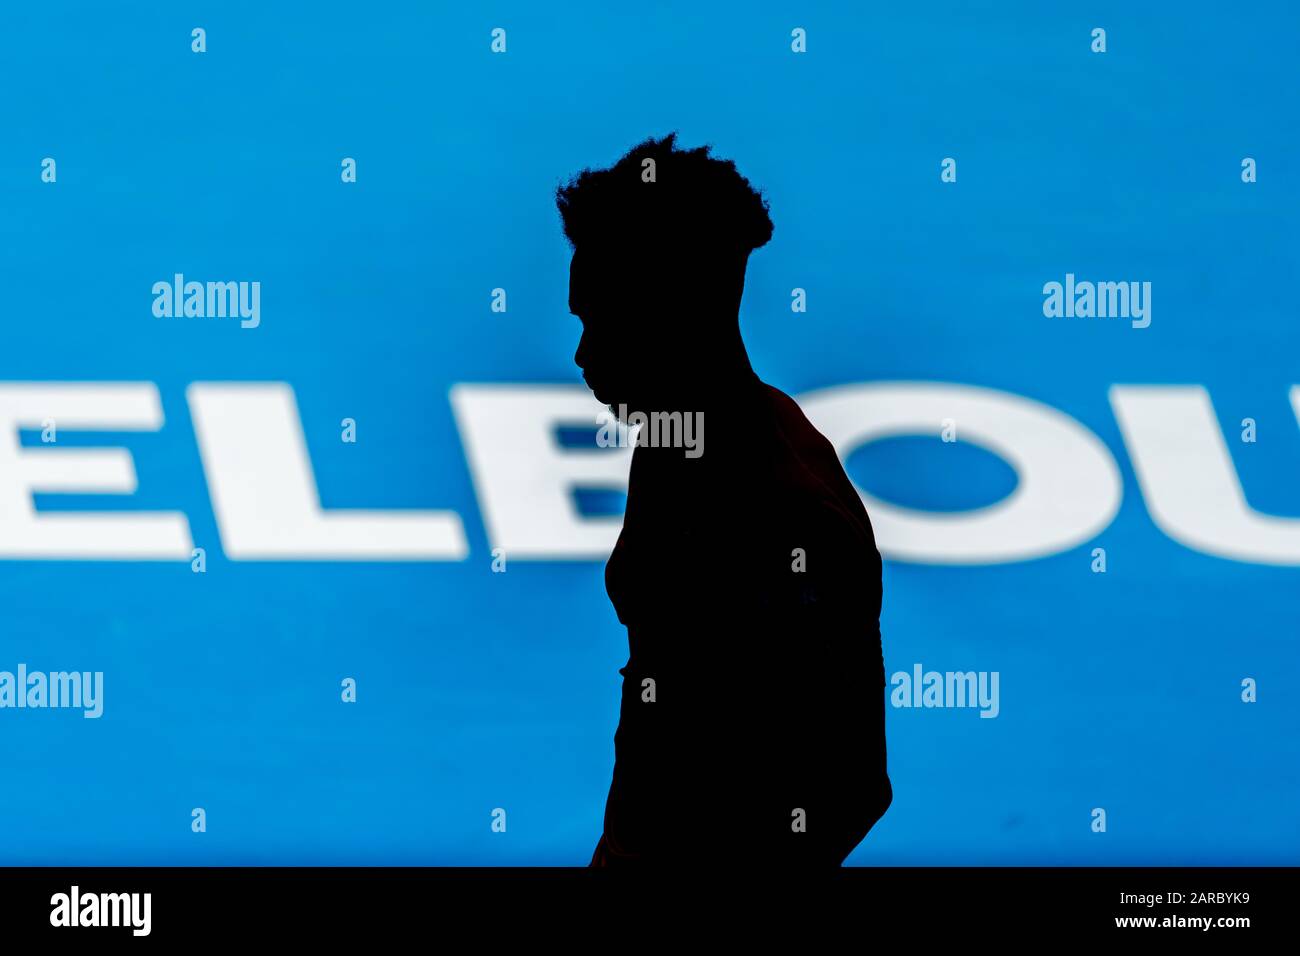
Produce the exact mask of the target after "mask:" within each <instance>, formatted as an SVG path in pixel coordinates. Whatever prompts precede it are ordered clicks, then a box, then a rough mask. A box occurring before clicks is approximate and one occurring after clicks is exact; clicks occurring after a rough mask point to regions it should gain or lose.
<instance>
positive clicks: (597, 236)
mask: <svg viewBox="0 0 1300 956" xmlns="http://www.w3.org/2000/svg"><path fill="white" fill-rule="evenodd" d="M676 140H677V134H676V133H675V132H674V133H669V134H668V135H667V136H665V137H664V138H663V139H654V138H651V139H647V140H646V141H645V142H643V143H639V144H638V145H636V146H634V147H632V149H630V150H629V151H628V152H627V154H626V155H624V156H623V158H622V159H620V160H619V161H618V162H617V163H615V164H614V165H613V166H611V167H610V168H608V169H599V170H593V169H584V170H583V171H582V172H581V173H579V174H578V175H577V176H575V177H574V178H573V179H571V180H570V181H569V182H567V183H564V184H563V185H561V186H560V187H559V188H558V189H556V191H555V204H556V206H557V207H558V208H559V210H560V218H561V219H562V220H563V223H564V234H565V236H567V237H568V239H569V242H570V243H572V244H573V246H574V248H577V247H578V246H579V245H582V244H584V243H591V244H592V245H599V246H618V245H625V244H632V245H637V246H651V247H658V248H660V249H665V250H666V249H685V248H690V249H698V250H707V251H714V252H719V253H732V254H734V253H740V254H743V255H748V254H749V253H750V252H752V251H753V250H755V249H757V248H759V247H760V246H762V245H764V244H765V243H766V242H767V241H768V240H769V239H771V238H772V219H771V217H770V216H769V215H768V204H767V200H766V199H764V198H763V196H762V194H761V193H760V192H759V191H758V190H756V189H755V188H754V187H753V186H751V185H750V184H749V180H748V179H746V178H745V177H744V176H742V175H740V173H739V172H737V170H736V164H735V163H734V162H732V161H731V160H729V159H717V158H715V157H713V156H710V155H709V147H708V146H700V147H697V148H695V149H678V148H677V144H676ZM647 159H650V160H653V161H654V181H653V182H646V181H645V180H644V179H643V170H644V169H646V167H647V164H646V162H645V161H646V160H647Z"/></svg>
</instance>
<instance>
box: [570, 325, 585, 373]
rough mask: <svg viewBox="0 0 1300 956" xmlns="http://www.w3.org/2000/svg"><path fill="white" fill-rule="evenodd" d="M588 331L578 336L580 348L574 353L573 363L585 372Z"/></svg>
mask: <svg viewBox="0 0 1300 956" xmlns="http://www.w3.org/2000/svg"><path fill="white" fill-rule="evenodd" d="M587 358H588V356H587V333H586V332H584V333H582V335H581V336H579V337H578V350H577V351H576V352H574V353H573V364H574V365H576V366H578V368H580V369H582V370H583V371H584V372H585V371H586V370H587Z"/></svg>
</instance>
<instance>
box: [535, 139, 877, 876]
mask: <svg viewBox="0 0 1300 956" xmlns="http://www.w3.org/2000/svg"><path fill="white" fill-rule="evenodd" d="M556 199H557V205H558V206H559V210H560V213H561V216H562V218H563V222H564V231H565V234H566V235H567V236H568V238H569V240H570V242H571V243H572V244H573V248H574V252H573V259H572V262H571V265H570V278H569V308H570V310H571V311H572V312H573V313H574V314H575V315H577V316H578V317H579V318H580V319H581V320H582V338H581V341H580V343H579V345H578V350H577V353H576V355H575V356H574V359H575V361H576V362H577V364H578V365H579V367H581V369H582V371H583V378H584V380H585V381H586V382H587V384H588V385H589V386H590V387H591V389H592V391H593V392H594V393H595V395H596V397H597V399H599V400H600V401H601V402H603V403H605V404H607V405H609V406H610V407H611V408H612V409H614V410H615V411H616V413H618V414H619V417H620V418H622V419H624V420H625V421H628V420H633V421H635V419H634V416H635V415H637V413H640V414H642V415H647V416H648V415H651V414H653V413H660V414H661V416H662V417H661V418H660V421H661V422H671V421H675V420H680V421H686V420H687V417H689V420H690V421H691V422H695V423H699V424H701V425H702V426H703V428H702V431H699V430H698V429H697V433H696V434H695V435H694V438H695V440H696V444H697V447H696V448H695V449H694V450H691V449H687V448H683V447H671V446H669V447H665V446H664V445H663V443H662V442H660V443H659V444H658V447H655V446H654V445H653V444H652V443H651V442H650V440H649V439H647V438H645V436H644V434H643V442H644V443H643V442H638V444H637V447H636V449H635V450H634V452H633V455H632V467H631V474H630V476H629V483H628V499H627V511H626V515H625V517H624V519H623V530H622V533H621V534H620V536H619V538H618V543H617V545H616V546H615V548H614V551H613V553H612V554H611V555H610V558H609V562H608V564H607V565H606V568H605V584H606V590H607V591H608V593H609V597H610V599H611V601H612V602H613V604H614V608H615V610H616V611H617V613H618V617H619V620H620V621H621V622H622V623H623V624H625V625H626V626H627V633H628V644H629V656H628V661H627V665H626V666H625V667H623V668H622V669H621V670H620V673H621V674H622V675H623V691H622V705H621V711H620V718H619V724H618V729H617V731H616V733H615V735H614V749H615V763H614V775H613V781H612V783H611V785H610V789H609V796H608V799H607V802H606V808H605V823H604V833H603V835H602V836H601V838H600V841H599V843H598V844H597V846H596V850H595V853H594V855H593V857H592V861H591V865H592V866H625V865H638V864H653V863H670V864H689V863H693V862H697V861H699V862H704V861H708V862H710V863H713V864H722V865H728V866H734V865H760V866H763V865H773V864H776V865H789V864H797V863H806V864H813V865H830V866H838V865H839V864H840V863H841V862H842V861H843V860H844V858H845V857H846V856H847V855H848V853H849V852H850V851H851V850H852V849H853V848H854V847H855V846H856V845H857V844H858V843H859V842H860V841H861V840H862V838H863V837H864V836H865V835H866V833H867V831H868V830H870V829H871V827H872V825H873V824H874V823H875V822H876V821H877V820H878V819H879V818H880V817H881V815H882V814H883V813H884V812H885V810H886V808H888V806H889V804H890V801H891V799H892V790H891V788H890V783H889V777H888V774H887V772H886V766H885V734H884V687H885V673H884V665H883V660H882V656H881V646H880V631H879V617H880V600H881V575H880V555H879V553H878V552H877V550H876V545H875V538H874V536H873V534H872V530H871V523H870V521H869V519H868V517H867V513H866V510H865V509H864V508H863V506H862V501H861V499H860V498H859V496H858V494H857V492H856V490H855V489H854V488H853V486H852V485H851V484H850V482H849V480H848V477H847V476H846V475H845V473H844V469H843V467H842V466H841V464H840V461H839V458H838V456H837V455H836V453H835V450H834V449H833V448H832V446H831V445H830V443H829V442H828V441H827V440H826V439H825V438H824V437H823V436H822V435H821V434H820V433H819V432H818V431H817V430H816V429H815V428H813V426H812V425H811V424H810V423H809V422H808V420H807V419H806V418H805V417H804V415H803V413H802V412H801V411H800V409H799V407H798V406H797V405H796V404H795V402H794V401H793V400H792V399H791V398H789V397H788V396H787V395H785V394H784V393H782V392H780V391H778V390H777V389H775V388H773V387H772V386H770V385H767V384H765V383H763V382H762V381H760V380H759V378H758V377H757V375H755V373H754V370H753V369H752V368H751V367H750V363H749V358H748V355H747V354H746V351H745V346H744V343H743V342H742V341H741V336H740V325H739V309H740V299H741V293H742V291H743V289H744V282H745V266H746V263H747V261H748V258H749V253H750V252H751V251H753V250H754V249H757V248H758V247H760V246H762V245H763V244H764V243H766V242H767V241H768V239H769V238H770V237H771V235H772V222H771V219H770V218H769V216H768V206H767V203H766V202H765V201H764V199H763V198H762V197H761V196H760V194H759V193H757V192H756V191H755V190H754V189H753V188H752V187H751V186H750V184H749V182H748V180H746V179H745V178H744V177H742V176H741V175H740V174H739V173H738V172H737V171H736V167H735V165H734V163H732V162H729V161H723V160H719V159H716V158H713V157H711V156H710V155H709V150H708V148H707V147H704V148H700V149H692V150H679V149H677V148H676V146H675V142H674V135H669V136H668V137H666V138H664V139H662V140H647V141H646V142H644V143H642V144H641V145H639V146H636V147H635V148H633V149H632V150H631V151H630V152H629V153H628V154H627V155H626V156H624V157H623V158H622V159H621V160H619V161H618V162H617V163H616V164H615V165H614V166H613V167H611V168H609V169H605V170H600V171H592V170H586V171H584V172H582V173H581V174H580V175H578V176H577V177H576V178H575V179H574V180H572V181H571V182H569V183H568V184H566V185H563V186H561V187H560V189H559V190H558V192H557V196H556ZM673 413H677V414H678V415H680V416H681V418H680V419H673V418H671V417H669V416H672V415H673ZM648 427H649V426H646V428H648ZM646 428H643V429H642V432H643V433H644V432H645V431H646ZM668 431H669V429H668V426H666V425H665V426H664V428H663V429H662V430H660V431H659V432H658V434H659V436H660V438H662V437H663V436H664V435H665V434H667V433H668ZM678 434H685V433H684V432H679V433H678ZM700 439H702V441H700ZM701 452H702V453H701Z"/></svg>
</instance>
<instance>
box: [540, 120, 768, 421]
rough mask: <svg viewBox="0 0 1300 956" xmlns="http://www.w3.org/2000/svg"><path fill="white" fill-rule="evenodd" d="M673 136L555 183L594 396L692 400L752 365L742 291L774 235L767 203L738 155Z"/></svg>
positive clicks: (629, 401) (634, 407) (703, 398)
mask: <svg viewBox="0 0 1300 956" xmlns="http://www.w3.org/2000/svg"><path fill="white" fill-rule="evenodd" d="M675 139H676V134H671V133H670V134H669V135H668V136H666V137H664V138H663V139H659V140H655V139H648V140H646V141H645V142H644V143H641V144H640V145H638V146H635V147H633V148H632V149H631V150H630V151H629V152H628V153H627V155H625V156H624V157H623V158H622V159H620V160H619V161H618V162H617V163H615V164H614V165H613V166H612V167H610V168H609V169H602V170H591V169H587V170H584V171H583V172H582V173H580V174H579V175H578V176H576V177H575V178H574V179H573V180H571V181H570V182H568V183H566V184H564V185H562V186H561V187H560V188H559V189H558V190H557V191H556V205H557V206H558V207H559V210H560V215H561V217H562V219H563V221H564V233H565V235H566V236H568V238H569V241H570V242H571V243H572V244H573V260H572V262H571V263H570V266H569V310H570V311H571V312H573V313H574V315H576V316H578V318H580V319H581V320H582V338H581V340H580V342H579V343H578V351H577V353H576V354H575V355H574V361H575V362H576V363H577V364H578V367H579V368H581V369H582V371H583V378H584V380H586V382H587V384H588V385H589V386H590V387H591V389H592V391H593V392H594V393H595V395H596V398H597V399H599V400H600V401H601V402H604V403H605V404H607V405H611V406H614V407H616V408H617V406H618V405H620V404H623V405H626V406H628V408H629V410H631V411H650V410H658V409H673V408H690V407H692V406H694V407H698V406H699V405H700V404H702V403H709V402H712V401H716V400H717V399H719V398H725V388H726V385H727V383H728V382H731V381H736V380H739V378H740V377H742V376H744V375H746V374H748V375H752V370H751V369H750V367H749V360H748V358H747V357H746V355H745V349H744V345H743V343H742V342H741V339H740V327H739V310H740V297H741V293H742V292H743V290H744V285H745V264H746V262H747V261H748V258H749V254H750V252H752V251H753V250H755V249H757V248H758V247H759V246H762V245H763V244H764V243H766V242H767V241H768V239H770V238H771V236H772V220H771V218H770V217H769V216H768V207H767V202H766V201H765V200H764V199H763V197H762V196H761V195H760V194H759V192H758V191H757V190H755V189H754V188H753V187H752V186H750V184H749V180H747V179H745V177H743V176H741V175H740V173H738V172H737V171H736V165H735V163H733V162H731V161H730V160H721V159H716V158H714V157H712V156H710V155H709V148H708V147H707V146H704V147H700V148H697V149H688V150H682V149H678V148H677V147H676V143H675ZM720 391H722V392H723V394H719V392H720Z"/></svg>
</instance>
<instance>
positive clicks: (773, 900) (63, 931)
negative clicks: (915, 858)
mask: <svg viewBox="0 0 1300 956" xmlns="http://www.w3.org/2000/svg"><path fill="white" fill-rule="evenodd" d="M1296 874H1297V870H1296V869H1295V868H1012V867H996V868H847V867H846V868H843V869H841V870H837V871H833V872H829V873H828V872H822V873H788V872H787V873H783V874H781V873H754V872H736V871H733V870H730V869H728V867H727V866H726V865H725V863H718V862H713V861H708V862H701V863H700V864H698V865H694V866H691V867H683V868H682V869H681V870H679V871H659V872H658V873H650V874H645V873H633V874H627V873H611V872H608V871H604V872H602V871H597V870H588V869H579V868H574V869H569V868H527V869H525V868H520V869H499V868H442V867H432V868H405V867H403V868H285V867H176V868H116V867H110V868H98V867H86V868H44V867H35V868H11V869H0V921H2V922H0V926H3V934H4V938H5V940H6V942H12V941H14V940H16V939H22V938H31V937H42V938H44V940H46V941H49V942H55V943H57V942H58V938H59V937H65V939H64V942H70V941H74V940H75V943H76V945H79V946H80V945H89V946H94V945H97V944H98V943H100V942H110V941H112V939H113V938H117V939H119V940H121V941H127V940H131V941H135V940H139V941H140V942H141V943H143V941H144V940H146V939H155V940H163V941H166V942H195V943H201V944H210V943H216V942H243V941H275V940H291V941H295V942H301V941H317V942H318V943H320V944H325V945H330V944H339V943H342V942H345V941H372V942H384V941H388V940H391V941H394V942H400V941H402V940H405V939H412V938H415V939H418V940H423V941H427V942H429V943H431V944H435V945H436V944H437V943H438V942H439V941H443V940H444V939H445V941H446V942H447V943H448V944H450V943H451V942H452V941H453V940H457V941H459V943H458V944H457V949H463V946H464V945H465V944H472V943H474V942H481V943H485V944H491V943H494V942H501V941H504V940H506V939H509V938H523V939H527V940H531V941H532V942H533V943H534V944H537V943H541V942H543V941H546V940H558V941H565V940H568V941H571V942H573V943H574V944H575V945H578V944H579V943H580V942H582V943H583V944H582V945H580V946H579V947H578V948H581V949H586V948H605V947H606V946H609V945H621V943H622V942H627V941H631V940H633V939H641V938H643V939H646V940H649V939H655V938H659V939H662V938H663V936H662V934H663V933H664V932H666V931H667V929H668V927H670V926H674V925H676V926H678V927H681V926H689V927H690V928H691V932H698V933H721V934H738V935H743V934H752V935H754V936H757V937H760V938H761V937H762V936H763V935H764V934H766V933H768V932H770V931H774V930H776V929H778V928H780V929H782V930H784V931H785V932H787V933H793V934H796V935H805V934H806V935H808V936H809V937H812V936H817V937H821V936H823V935H824V934H826V933H829V932H835V933H837V934H839V935H842V934H844V933H847V934H848V935H847V938H844V940H843V942H844V943H845V944H848V945H853V941H854V940H857V941H859V942H860V943H863V944H866V943H869V942H870V941H871V940H877V939H880V938H881V934H885V935H887V936H891V937H892V936H895V935H899V934H901V936H902V937H903V938H905V939H906V938H910V939H913V940H916V941H918V942H921V941H925V940H932V939H942V938H951V937H959V938H965V939H968V940H970V941H975V940H979V941H996V940H1003V939H1006V940H1015V939H1038V940H1044V939H1046V940H1053V939H1060V940H1064V941H1070V940H1073V939H1075V938H1078V937H1083V936H1086V937H1090V938H1092V937H1096V936H1099V935H1100V936H1106V937H1113V938H1116V939H1118V938H1122V937H1125V936H1131V937H1133V938H1135V939H1145V940H1148V941H1151V940H1161V939H1167V940H1188V939H1190V938H1192V937H1200V938H1205V939H1213V940H1215V941H1216V942H1222V943H1226V944H1228V945H1231V944H1232V942H1233V941H1236V940H1242V939H1244V938H1245V937H1243V936H1242V935H1240V934H1243V933H1244V934H1248V935H1249V934H1256V933H1263V934H1265V935H1266V936H1268V937H1272V938H1279V937H1280V938H1285V937H1290V936H1293V935H1294V931H1295V920H1296V911H1297V906H1296V893H1295V891H1296ZM74 887H75V888H76V889H75V890H74V889H73V888H74ZM145 894H148V896H147V897H146V896H145ZM146 904H147V905H146ZM114 923H116V924H117V925H113V924H114ZM104 924H107V925H104ZM679 931H680V930H679ZM611 934H613V935H611ZM679 939H680V937H679ZM583 941H585V942H583ZM837 948H842V947H837ZM866 948H868V949H869V948H871V947H870V946H867V947H866ZM918 951H921V950H918Z"/></svg>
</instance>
